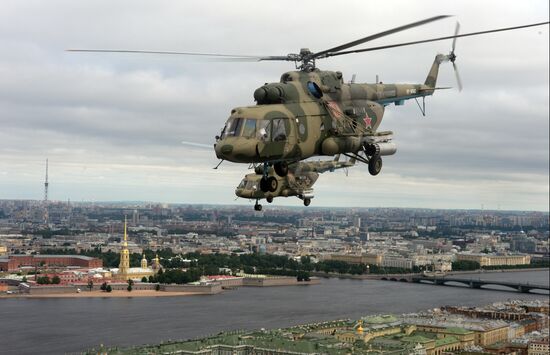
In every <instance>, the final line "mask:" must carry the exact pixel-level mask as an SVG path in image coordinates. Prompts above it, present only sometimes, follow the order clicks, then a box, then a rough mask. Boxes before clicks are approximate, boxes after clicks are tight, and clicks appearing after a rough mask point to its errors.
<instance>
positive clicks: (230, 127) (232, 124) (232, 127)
mask: <svg viewBox="0 0 550 355" xmlns="http://www.w3.org/2000/svg"><path fill="white" fill-rule="evenodd" d="M243 121H244V119H243V118H241V117H233V118H230V119H229V121H228V122H227V131H226V135H227V137H234V136H238V135H239V134H240V133H241V127H242V125H243Z"/></svg>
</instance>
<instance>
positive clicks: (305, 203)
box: [304, 198, 311, 207]
mask: <svg viewBox="0 0 550 355" xmlns="http://www.w3.org/2000/svg"><path fill="white" fill-rule="evenodd" d="M310 204H311V199H310V198H304V206H306V207H307V206H309V205H310Z"/></svg>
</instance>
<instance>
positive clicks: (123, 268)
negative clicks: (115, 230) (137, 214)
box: [118, 216, 130, 275]
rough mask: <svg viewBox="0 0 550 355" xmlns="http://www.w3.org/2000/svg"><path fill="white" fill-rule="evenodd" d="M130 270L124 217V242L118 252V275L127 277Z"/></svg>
mask: <svg viewBox="0 0 550 355" xmlns="http://www.w3.org/2000/svg"><path fill="white" fill-rule="evenodd" d="M129 270H130V252H129V251H128V234H127V232H126V216H124V241H123V242H122V250H121V251H120V263H119V264H118V274H119V275H127V274H128V271H129Z"/></svg>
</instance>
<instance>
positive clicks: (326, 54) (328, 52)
mask: <svg viewBox="0 0 550 355" xmlns="http://www.w3.org/2000/svg"><path fill="white" fill-rule="evenodd" d="M447 17H450V15H440V16H434V17H430V18H427V19H425V20H422V21H417V22H413V23H409V24H408V25H403V26H399V27H396V28H392V29H391V30H387V31H384V32H380V33H377V34H374V35H370V36H367V37H364V38H361V39H358V40H355V41H352V42H349V43H346V44H342V45H340V46H337V47H333V48H330V49H326V50H324V51H320V52H317V53H313V55H312V58H324V57H330V56H331V55H334V53H335V52H339V51H341V50H344V49H347V48H350V47H355V46H357V45H360V44H362V43H365V42H368V41H372V40H375V39H377V38H380V37H384V36H387V35H391V34H393V33H397V32H401V31H404V30H408V29H409V28H413V27H417V26H421V25H425V24H427V23H430V22H433V21H438V20H442V19H444V18H447Z"/></svg>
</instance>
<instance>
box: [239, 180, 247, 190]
mask: <svg viewBox="0 0 550 355" xmlns="http://www.w3.org/2000/svg"><path fill="white" fill-rule="evenodd" d="M246 183H247V180H246V179H242V180H241V183H240V184H239V186H237V188H238V189H244V187H245V186H246Z"/></svg>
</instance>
